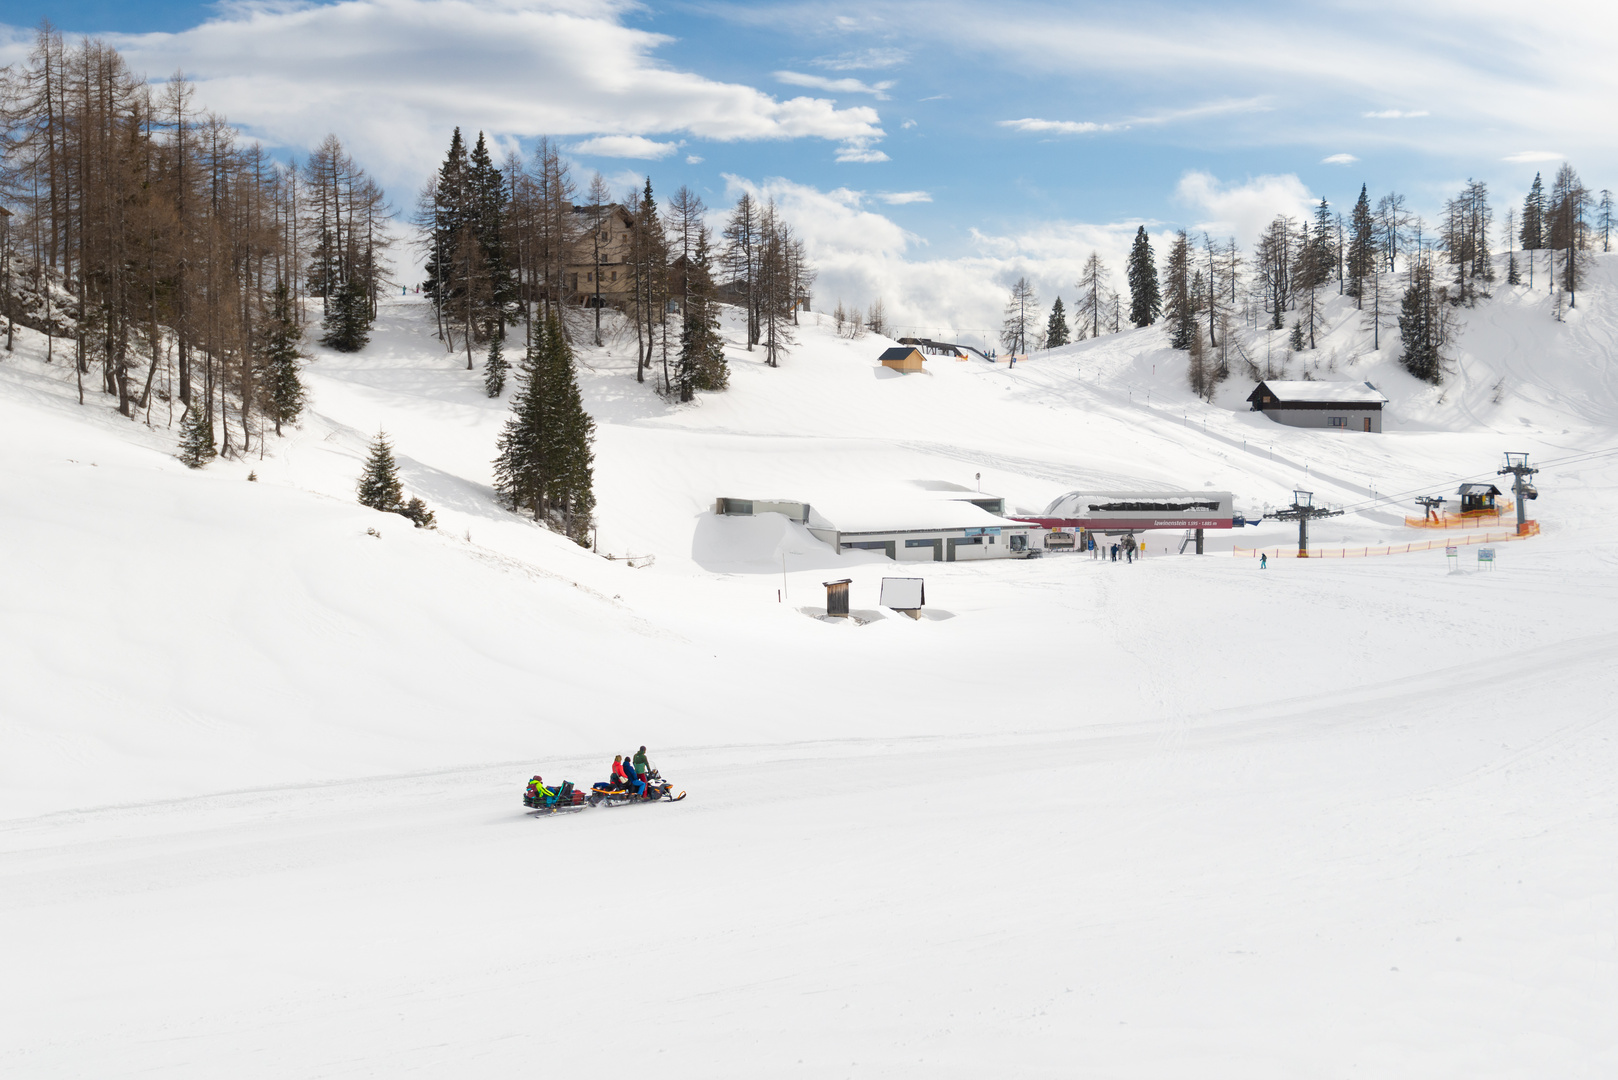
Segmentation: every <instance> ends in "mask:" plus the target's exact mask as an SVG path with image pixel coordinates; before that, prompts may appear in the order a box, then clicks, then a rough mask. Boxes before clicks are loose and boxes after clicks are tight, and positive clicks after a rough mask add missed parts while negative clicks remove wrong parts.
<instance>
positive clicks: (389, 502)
mask: <svg viewBox="0 0 1618 1080" xmlns="http://www.w3.org/2000/svg"><path fill="white" fill-rule="evenodd" d="M356 494H357V495H358V496H359V501H360V505H361V506H369V507H370V508H371V509H372V510H381V511H383V512H384V513H389V514H397V513H401V512H402V511H403V509H404V489H403V488H402V487H401V486H400V484H399V465H398V463H397V462H396V461H394V460H393V446H392V445H391V444H390V443H389V442H388V436H387V433H386V432H382V431H379V432H377V433H376V438H375V439H373V440H372V441H371V453H370V456H369V457H367V458H366V459H365V471H364V472H363V473H361V474H360V481H359V485H358V486H357V488H356Z"/></svg>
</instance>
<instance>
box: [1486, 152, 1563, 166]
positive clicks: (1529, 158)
mask: <svg viewBox="0 0 1618 1080" xmlns="http://www.w3.org/2000/svg"><path fill="white" fill-rule="evenodd" d="M1564 156H1565V155H1563V154H1559V153H1557V152H1556V151H1555V150H1524V151H1522V152H1521V153H1517V154H1507V155H1506V156H1505V157H1503V158H1501V159H1500V160H1501V161H1509V162H1511V163H1512V164H1513V165H1528V164H1532V163H1533V162H1536V161H1561V160H1562V158H1563V157H1564Z"/></svg>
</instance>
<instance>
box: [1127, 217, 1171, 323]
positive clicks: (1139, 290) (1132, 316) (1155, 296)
mask: <svg viewBox="0 0 1618 1080" xmlns="http://www.w3.org/2000/svg"><path fill="white" fill-rule="evenodd" d="M1128 278H1129V321H1130V322H1132V323H1134V324H1135V325H1136V326H1150V325H1152V324H1153V323H1154V322H1156V321H1157V319H1158V316H1159V315H1161V314H1162V313H1163V297H1162V294H1161V293H1159V292H1158V288H1157V257H1156V256H1155V255H1153V254H1152V241H1151V239H1150V238H1148V237H1147V235H1146V226H1144V225H1142V226H1140V227H1139V228H1137V229H1136V230H1135V243H1134V246H1133V247H1131V248H1130V249H1129V269H1128Z"/></svg>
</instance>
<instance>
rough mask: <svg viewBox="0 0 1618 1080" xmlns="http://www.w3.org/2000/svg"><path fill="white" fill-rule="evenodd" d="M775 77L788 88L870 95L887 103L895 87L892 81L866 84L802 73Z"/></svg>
mask: <svg viewBox="0 0 1618 1080" xmlns="http://www.w3.org/2000/svg"><path fill="white" fill-rule="evenodd" d="M775 77H776V79H777V80H778V81H780V82H784V83H786V84H787V85H788V86H807V87H809V88H810V89H812V90H824V91H826V92H827V93H828V94H870V95H871V96H872V97H874V98H876V99H877V100H878V101H887V100H888V95H887V91H888V90H891V89H893V87H894V82H893V80H891V79H889V80H886V81H884V82H879V83H865V82H861V81H860V80H859V79H854V78H844V79H828V78H827V77H826V76H824V75H806V74H804V73H803V72H801V71H777V72H776V73H775Z"/></svg>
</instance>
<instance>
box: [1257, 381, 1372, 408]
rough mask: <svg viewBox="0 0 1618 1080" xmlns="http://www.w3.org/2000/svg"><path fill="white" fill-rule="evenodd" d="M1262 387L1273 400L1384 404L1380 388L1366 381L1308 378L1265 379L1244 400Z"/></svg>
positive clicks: (1258, 391) (1261, 389)
mask: <svg viewBox="0 0 1618 1080" xmlns="http://www.w3.org/2000/svg"><path fill="white" fill-rule="evenodd" d="M1266 390H1267V391H1268V392H1269V394H1270V396H1271V397H1273V398H1275V400H1276V401H1277V402H1287V401H1317V402H1323V403H1327V404H1333V403H1339V402H1341V403H1345V404H1346V403H1349V402H1353V403H1356V404H1358V403H1367V404H1369V403H1375V404H1385V403H1386V402H1387V400H1388V399H1387V398H1386V397H1384V396H1383V394H1382V392H1381V391H1380V390H1378V389H1377V388H1376V387H1374V386H1372V385H1371V384H1370V383H1367V382H1319V381H1316V380H1312V379H1273V380H1272V379H1265V380H1264V381H1263V382H1261V383H1259V384H1258V385H1257V386H1255V387H1254V388H1253V392H1252V393H1251V394H1249V395H1248V397H1247V400H1248V401H1252V400H1254V399H1255V398H1256V397H1258V395H1259V394H1260V393H1262V392H1264V391H1266Z"/></svg>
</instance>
